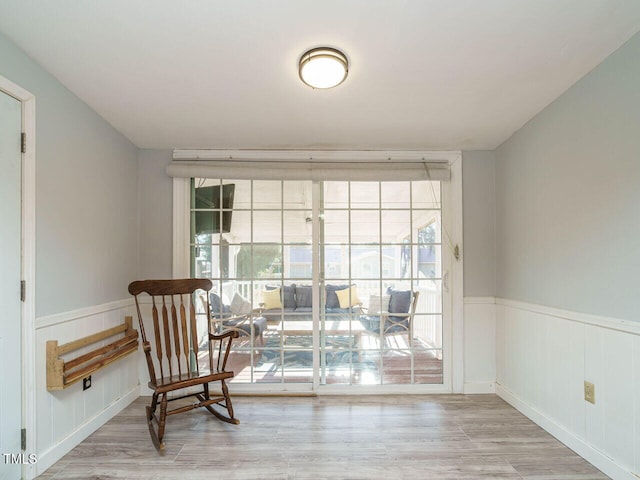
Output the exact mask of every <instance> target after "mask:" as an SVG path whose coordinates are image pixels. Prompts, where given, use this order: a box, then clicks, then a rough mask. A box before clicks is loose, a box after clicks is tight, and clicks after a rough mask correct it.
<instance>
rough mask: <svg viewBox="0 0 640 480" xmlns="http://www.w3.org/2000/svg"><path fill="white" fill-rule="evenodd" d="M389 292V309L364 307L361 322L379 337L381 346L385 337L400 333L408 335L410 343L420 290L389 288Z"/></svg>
mask: <svg viewBox="0 0 640 480" xmlns="http://www.w3.org/2000/svg"><path fill="white" fill-rule="evenodd" d="M387 294H388V295H389V303H388V306H387V309H386V310H380V311H371V309H367V308H364V307H363V308H362V311H363V315H362V316H361V317H360V322H361V323H362V325H363V326H364V327H365V329H366V330H367V331H368V332H369V333H372V334H374V335H376V336H378V337H379V339H380V346H381V347H382V345H383V344H384V339H385V338H387V337H389V336H390V335H399V334H400V335H407V341H408V343H409V344H410V343H411V339H412V337H413V317H414V315H415V312H416V305H417V304H418V295H419V292H417V291H416V292H412V291H411V290H392V289H389V290H388V291H387Z"/></svg>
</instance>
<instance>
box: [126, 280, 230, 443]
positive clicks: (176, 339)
mask: <svg viewBox="0 0 640 480" xmlns="http://www.w3.org/2000/svg"><path fill="white" fill-rule="evenodd" d="M211 288H212V283H211V280H207V279H183V280H144V281H136V282H133V283H131V284H130V285H129V293H130V294H131V295H133V296H134V297H135V303H136V310H137V312H138V321H139V325H140V333H141V336H142V348H143V351H144V354H145V357H146V360H147V367H148V369H149V378H150V380H149V388H151V390H153V395H152V397H151V405H150V406H147V408H146V414H147V423H148V425H149V433H150V435H151V440H152V442H153V444H154V445H155V446H156V448H157V449H158V450H160V451H162V449H163V448H164V443H163V437H164V432H165V423H166V419H167V416H169V415H175V414H178V413H182V412H187V411H189V410H192V409H194V408H199V407H204V408H206V409H207V410H208V411H209V412H211V413H212V414H213V415H214V416H216V417H217V418H219V419H220V420H223V421H225V422H228V423H232V424H238V423H240V422H239V420H238V419H236V418H235V417H234V416H233V406H232V404H231V398H230V397H229V391H228V388H227V385H226V383H225V382H226V380H228V379H230V378H233V375H234V374H233V372H228V371H226V370H225V367H226V363H227V360H228V358H229V352H230V349H231V342H232V340H233V339H234V338H237V337H238V332H237V331H226V332H224V333H222V334H220V335H216V334H214V333H213V332H211V329H210V327H208V335H207V344H208V345H207V347H208V354H209V362H208V363H209V365H208V366H209V368H208V369H206V368H201V367H200V366H199V365H198V350H199V345H198V338H199V336H198V332H197V326H196V325H197V324H196V310H195V304H194V300H195V295H196V291H197V290H203V291H205V292H208V291H209V290H211ZM143 293H145V294H148V295H149V296H150V297H151V300H150V302H148V301H147V299H146V298H144V299H141V298H140V297H141V296H142V295H141V294H143ZM205 298H208V297H207V296H206V295H205ZM148 303H150V305H148ZM143 311H145V312H147V311H148V312H149V315H143V314H142V312H143ZM205 312H206V314H207V318H208V317H209V302H208V301H205ZM145 316H146V317H147V318H148V322H149V323H147V325H152V326H153V338H152V339H151V341H149V339H148V338H147V335H146V332H145ZM206 323H207V325H210V322H206ZM212 382H220V389H221V394H217V395H215V396H213V397H212V396H211V395H210V392H209V384H210V383H212ZM190 387H201V388H202V390H199V391H196V392H195V393H192V391H190V392H184V390H185V389H188V388H190ZM176 391H182V393H179V394H178V395H177V396H172V397H171V398H168V394H169V393H172V392H176ZM191 396H193V397H195V398H196V399H197V400H198V402H197V403H192V404H188V405H184V404H182V405H181V406H179V407H176V408H174V409H173V410H167V406H168V403H169V402H173V401H175V400H181V399H184V398H188V397H191ZM158 405H159V406H160V411H159V415H156V409H157V407H158ZM214 405H215V406H216V408H214ZM218 409H222V412H223V413H221V412H219V411H218ZM225 410H226V413H224V411H225ZM154 424H155V426H154Z"/></svg>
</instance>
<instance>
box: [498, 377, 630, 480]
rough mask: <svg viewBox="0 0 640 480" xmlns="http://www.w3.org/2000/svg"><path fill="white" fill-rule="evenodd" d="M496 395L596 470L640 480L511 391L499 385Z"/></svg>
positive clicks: (627, 478)
mask: <svg viewBox="0 0 640 480" xmlns="http://www.w3.org/2000/svg"><path fill="white" fill-rule="evenodd" d="M496 393H497V395H498V396H499V397H500V398H502V399H503V400H504V401H505V402H507V403H508V404H510V405H511V406H512V407H514V408H515V409H516V410H518V411H519V412H520V413H522V414H523V415H525V416H526V417H528V418H529V419H530V420H532V421H533V422H534V423H536V424H537V425H539V426H540V427H541V428H543V429H544V430H546V431H547V432H548V433H550V434H551V435H553V436H554V437H556V438H557V439H558V440H560V441H561V442H562V443H563V444H565V445H566V446H567V447H569V448H570V449H571V450H573V451H574V452H576V453H577V454H578V455H580V456H581V457H582V458H584V459H585V460H587V461H588V462H589V463H591V464H592V465H594V466H595V467H596V468H598V469H600V470H601V471H602V472H604V473H605V474H606V475H608V476H610V477H611V478H615V479H617V480H638V478H639V477H638V476H636V475H634V474H633V473H632V472H630V471H628V470H626V469H624V468H623V467H622V466H620V465H618V464H617V463H616V462H615V461H614V460H613V459H611V458H610V457H608V456H607V455H605V454H604V453H602V452H601V451H599V450H598V449H596V448H594V447H593V446H592V445H590V444H588V443H586V442H585V441H584V439H583V438H580V437H578V436H576V435H575V434H573V433H572V432H570V431H568V430H567V429H565V428H564V427H563V426H562V425H560V424H558V423H556V422H555V421H554V420H553V419H551V418H549V417H547V416H546V415H545V414H544V413H542V412H540V411H539V410H537V409H536V408H535V407H533V406H532V405H530V404H529V403H527V402H526V401H524V400H522V399H521V398H520V397H519V396H517V395H515V394H514V393H512V392H511V391H510V390H508V389H506V388H504V387H502V386H501V385H499V384H497V385H496Z"/></svg>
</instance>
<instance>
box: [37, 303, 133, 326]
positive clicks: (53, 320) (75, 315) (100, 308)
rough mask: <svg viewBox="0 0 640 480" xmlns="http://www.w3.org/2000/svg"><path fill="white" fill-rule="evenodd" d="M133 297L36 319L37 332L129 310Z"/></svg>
mask: <svg viewBox="0 0 640 480" xmlns="http://www.w3.org/2000/svg"><path fill="white" fill-rule="evenodd" d="M133 303H134V302H133V297H132V298H127V299H124V300H116V301H114V302H109V303H103V304H102V305H94V306H91V307H86V308H79V309H78V310H71V311H68V312H62V313H55V314H53V315H46V316H43V317H38V318H36V330H38V329H40V328H45V327H50V326H52V325H58V324H60V323H65V322H70V321H72V320H77V319H79V318H84V317H89V316H91V315H98V314H100V313H106V312H111V311H112V310H119V309H121V308H127V307H131V306H133Z"/></svg>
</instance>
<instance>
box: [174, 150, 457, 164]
mask: <svg viewBox="0 0 640 480" xmlns="http://www.w3.org/2000/svg"><path fill="white" fill-rule="evenodd" d="M461 155H462V154H461V153H460V152H459V151H425V152H423V151H416V150H406V151H405V150H388V151H384V150H215V149H201V150H198V149H176V150H174V151H173V159H174V160H187V161H189V160H235V161H276V162H343V161H345V160H347V161H350V162H366V163H370V162H389V163H393V162H418V163H424V162H430V163H442V164H447V163H453V162H455V161H456V160H457V159H458V158H459V157H461Z"/></svg>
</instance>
